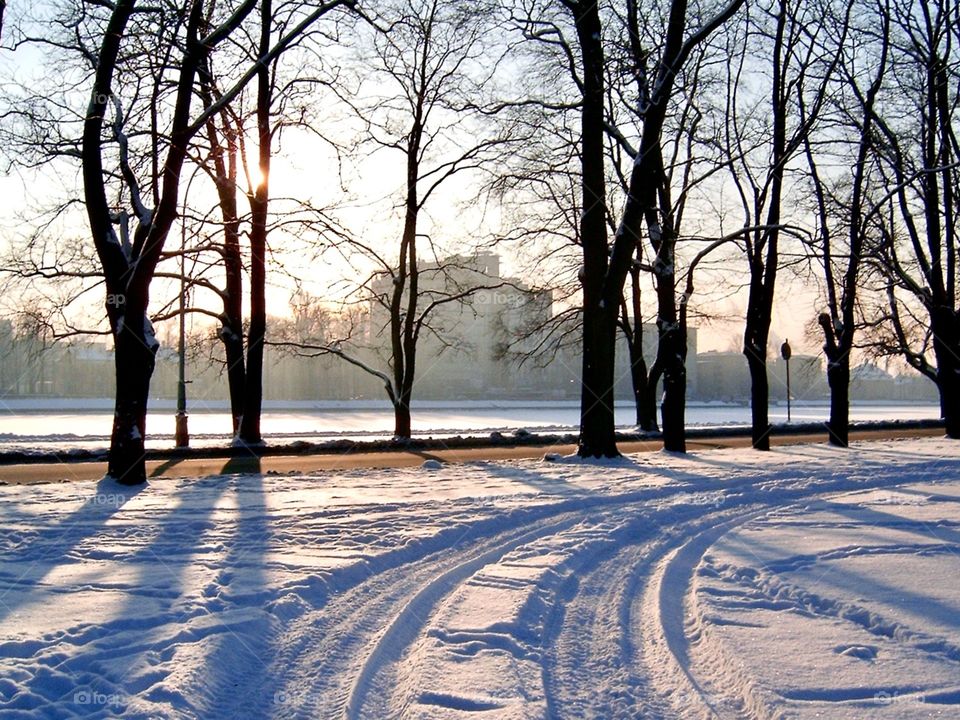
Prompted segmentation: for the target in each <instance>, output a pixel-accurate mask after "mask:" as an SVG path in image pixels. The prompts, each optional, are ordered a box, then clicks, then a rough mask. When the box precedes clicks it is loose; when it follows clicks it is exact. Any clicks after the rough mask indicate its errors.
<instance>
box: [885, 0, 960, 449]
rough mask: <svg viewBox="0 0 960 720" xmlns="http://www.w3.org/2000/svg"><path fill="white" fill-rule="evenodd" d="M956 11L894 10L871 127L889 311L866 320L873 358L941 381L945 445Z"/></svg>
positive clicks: (957, 340) (959, 332) (956, 428)
mask: <svg viewBox="0 0 960 720" xmlns="http://www.w3.org/2000/svg"><path fill="white" fill-rule="evenodd" d="M956 10H957V9H956V6H955V4H954V3H950V2H945V1H943V0H924V1H922V2H915V3H894V4H892V5H891V7H890V48H889V50H888V53H889V63H890V70H889V71H888V75H889V80H890V83H889V89H888V91H887V92H885V93H883V94H882V95H881V98H880V99H879V100H878V102H877V116H876V117H875V120H874V122H875V123H876V127H877V134H878V136H879V137H878V138H877V139H876V141H875V150H876V153H877V156H878V157H879V158H880V160H881V166H882V171H883V177H884V180H885V182H886V184H887V186H888V187H889V188H890V202H889V204H888V205H887V206H886V208H885V213H884V215H883V216H882V217H883V220H884V223H883V235H882V238H881V241H880V243H879V246H878V248H877V250H876V252H875V253H874V254H872V258H871V265H872V268H873V269H874V270H876V271H877V272H879V273H880V275H881V277H882V278H883V281H884V285H885V287H884V288H883V291H884V293H883V294H884V297H885V299H886V305H885V307H881V308H876V309H875V310H874V311H873V312H872V314H871V317H870V318H869V320H870V322H871V327H872V340H871V344H872V347H873V349H874V351H875V352H877V353H880V354H884V355H900V356H901V357H903V358H904V359H905V360H906V361H907V362H908V363H909V364H910V365H911V366H912V367H914V368H915V369H916V370H918V371H919V372H921V373H923V374H924V375H926V376H927V377H929V378H930V379H931V380H933V381H934V382H935V383H936V384H937V387H938V389H939V392H940V407H941V413H942V415H943V418H944V421H945V424H946V431H947V435H948V436H949V437H951V438H960V307H958V302H957V269H956V258H957V250H958V248H957V237H958V234H957V198H958V196H957V187H958V182H960V169H958V158H960V143H958V137H957V119H956V115H957V102H958V97H960V95H958V93H957V85H958V80H960V73H958V69H957V47H958V43H960V22H958V20H957V15H956Z"/></svg>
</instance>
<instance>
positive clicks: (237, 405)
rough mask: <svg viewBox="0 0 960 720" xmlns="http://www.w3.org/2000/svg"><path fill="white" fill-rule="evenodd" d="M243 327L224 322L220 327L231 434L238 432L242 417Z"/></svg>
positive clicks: (244, 371) (243, 381)
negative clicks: (228, 395) (231, 421)
mask: <svg viewBox="0 0 960 720" xmlns="http://www.w3.org/2000/svg"><path fill="white" fill-rule="evenodd" d="M242 333H243V327H242V326H241V327H231V326H229V325H227V324H226V323H224V325H223V327H221V329H220V338H221V340H222V342H223V352H224V356H225V358H226V363H227V388H228V391H229V393H230V413H231V415H232V416H233V434H234V436H236V435H237V434H238V433H239V432H240V420H241V418H243V398H244V394H245V389H246V388H245V386H246V383H247V380H246V370H245V362H244V357H243V335H242Z"/></svg>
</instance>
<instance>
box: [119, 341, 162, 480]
mask: <svg viewBox="0 0 960 720" xmlns="http://www.w3.org/2000/svg"><path fill="white" fill-rule="evenodd" d="M115 337H116V340H115V343H114V348H115V352H114V363H115V370H116V378H117V387H116V396H115V406H114V415H113V432H112V433H111V437H110V455H109V459H108V462H107V474H108V475H109V476H110V477H112V478H114V479H115V480H116V481H117V482H119V483H120V484H122V485H139V484H141V483H144V482H146V480H147V470H146V463H145V458H146V454H145V452H144V438H145V437H146V425H147V399H148V397H149V393H150V378H151V377H152V376H153V369H154V366H155V363H156V353H157V344H156V341H155V340H153V338H149V339H148V338H146V337H145V333H144V332H143V331H142V329H141V330H140V331H138V330H137V329H136V328H131V327H129V326H128V325H127V324H124V325H122V326H121V328H120V332H119V333H117V334H116V336H115Z"/></svg>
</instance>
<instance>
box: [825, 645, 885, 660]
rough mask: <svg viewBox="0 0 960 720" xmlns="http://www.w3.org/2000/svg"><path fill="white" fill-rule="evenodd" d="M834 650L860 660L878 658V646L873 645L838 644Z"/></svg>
mask: <svg viewBox="0 0 960 720" xmlns="http://www.w3.org/2000/svg"><path fill="white" fill-rule="evenodd" d="M833 651H834V652H835V653H837V654H838V655H846V656H847V657H853V658H857V659H858V660H876V658H877V648H875V647H874V646H873V645H837V647H835V648H834V649H833Z"/></svg>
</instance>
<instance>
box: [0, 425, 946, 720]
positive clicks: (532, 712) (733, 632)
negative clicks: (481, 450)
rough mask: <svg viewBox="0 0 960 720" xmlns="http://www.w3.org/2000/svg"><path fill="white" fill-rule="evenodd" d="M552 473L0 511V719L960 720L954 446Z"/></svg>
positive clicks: (790, 452) (420, 470) (560, 468)
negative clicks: (736, 719)
mask: <svg viewBox="0 0 960 720" xmlns="http://www.w3.org/2000/svg"><path fill="white" fill-rule="evenodd" d="M553 459H554V460H556V461H555V462H541V461H516V462H496V463H493V462H490V463H473V464H452V463H435V462H432V461H431V460H430V459H429V458H427V459H426V460H425V462H424V463H423V465H422V466H421V467H417V468H405V469H384V470H363V471H344V472H324V473H318V474H314V475H307V476H304V475H291V476H278V475H269V476H259V475H256V476H237V475H218V476H211V477H203V478H182V479H176V480H156V481H152V482H151V483H150V484H149V485H148V486H146V487H144V488H141V489H130V488H123V487H120V486H118V485H116V484H115V483H114V482H112V481H110V480H103V481H101V482H100V483H64V484H51V485H40V486H37V485H34V486H8V487H0V557H2V558H3V563H2V565H0V715H2V716H3V717H4V718H6V717H11V718H17V717H22V718H40V717H114V716H116V717H119V716H122V717H125V718H127V717H129V718H208V717H251V718H259V717H278V718H279V717H282V718H286V717H318V718H328V717H338V718H339V717H345V718H383V717H398V718H469V717H476V716H478V714H479V716H481V717H496V718H548V717H571V718H573V717H594V718H637V717H643V718H664V719H670V718H699V717H704V718H715V717H721V718H726V717H746V718H755V717H756V718H758V717H790V718H815V717H828V718H832V719H833V718H836V719H840V720H842V719H844V718H864V717H870V718H913V717H918V718H919V717H924V718H926V717H944V718H947V717H957V716H958V707H957V706H958V705H960V673H958V664H960V619H958V618H960V583H957V581H956V578H957V577H958V574H960V554H958V550H960V448H958V446H957V444H956V443H955V442H951V441H947V440H941V439H926V440H909V441H891V442H884V443H879V442H877V443H862V444H855V445H854V446H853V447H851V448H850V449H849V450H841V449H837V448H832V447H829V446H827V445H817V446H815V445H808V446H792V447H787V448H781V449H777V450H775V451H773V452H770V453H760V452H756V451H753V450H710V451H703V452H698V453H691V454H689V455H686V456H682V455H678V454H674V453H663V452H658V453H650V454H644V455H640V456H635V457H630V458H626V459H621V460H618V461H613V462H604V463H591V462H585V461H581V460H574V459H573V458H558V457H555V458H553ZM557 461H559V462H557Z"/></svg>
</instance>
